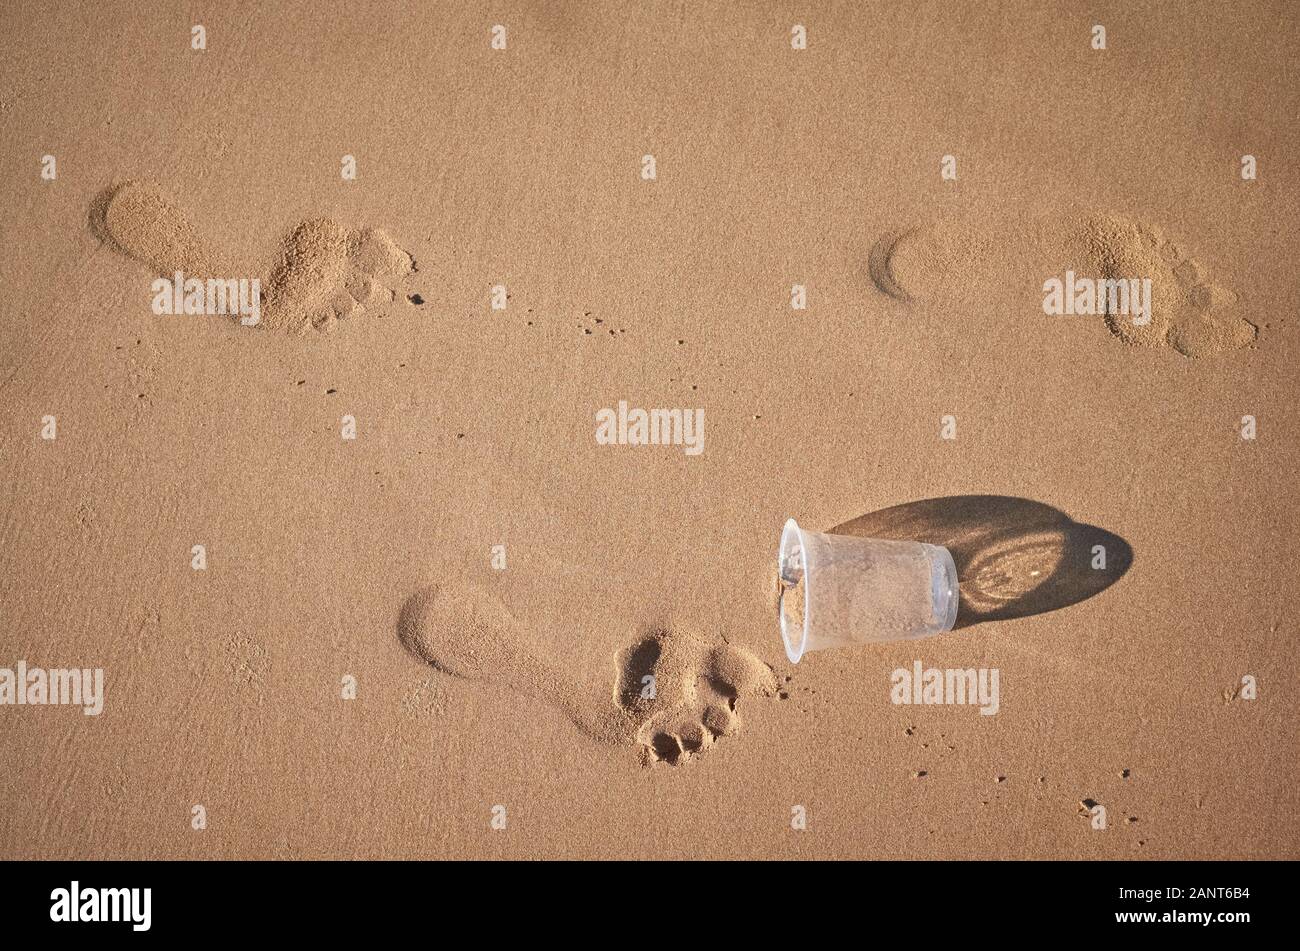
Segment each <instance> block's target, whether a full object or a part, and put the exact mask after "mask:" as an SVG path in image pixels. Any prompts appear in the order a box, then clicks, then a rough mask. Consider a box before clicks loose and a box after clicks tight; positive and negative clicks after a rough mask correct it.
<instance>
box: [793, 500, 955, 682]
mask: <svg viewBox="0 0 1300 951" xmlns="http://www.w3.org/2000/svg"><path fill="white" fill-rule="evenodd" d="M777 568H778V571H779V577H780V585H781V598H780V612H781V639H782V640H783V641H785V653H786V656H788V657H789V658H790V661H791V663H795V664H797V663H799V658H801V657H802V656H803V655H804V654H805V653H806V652H807V651H819V650H825V649H826V648H828V647H851V646H853V645H854V644H869V643H872V642H876V641H894V640H912V639H915V638H918V637H929V636H930V635H932V634H942V633H943V632H944V631H950V630H952V626H953V624H955V623H956V622H957V603H958V600H959V598H960V595H959V593H958V587H957V566H956V565H955V564H954V563H953V560H952V554H951V553H950V552H949V551H948V549H946V548H944V547H942V546H941V545H927V544H925V543H924V542H904V541H887V540H884V539H877V538H858V537H856V536H853V535H827V534H824V533H822V532H810V531H807V530H806V529H802V528H800V527H799V526H798V524H797V523H796V522H795V520H794V519H790V520H789V521H787V522H786V523H785V529H784V530H783V531H782V532H781V551H780V553H779V555H778V556H777Z"/></svg>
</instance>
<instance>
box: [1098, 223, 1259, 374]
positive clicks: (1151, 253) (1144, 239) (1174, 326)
mask: <svg viewBox="0 0 1300 951" xmlns="http://www.w3.org/2000/svg"><path fill="white" fill-rule="evenodd" d="M1077 240H1079V241H1081V242H1082V245H1083V249H1082V250H1083V254H1084V255H1085V258H1086V260H1087V261H1088V265H1086V266H1085V267H1088V270H1086V271H1084V273H1087V274H1089V275H1096V276H1098V277H1102V278H1105V279H1107V280H1117V279H1126V278H1134V277H1136V278H1148V277H1149V278H1150V279H1151V320H1150V322H1149V323H1147V324H1145V325H1142V326H1138V325H1135V324H1134V323H1133V321H1132V319H1131V318H1129V317H1127V316H1125V315H1121V314H1113V313H1107V314H1106V315H1105V316H1106V326H1107V327H1108V328H1110V332H1111V333H1113V334H1114V335H1115V336H1116V337H1118V338H1119V339H1120V340H1122V341H1124V342H1125V343H1127V344H1129V345H1130V346H1141V347H1159V346H1163V345H1168V346H1170V347H1173V348H1174V349H1175V350H1177V351H1178V352H1179V353H1181V354H1183V355H1184V356H1188V357H1207V356H1213V355H1214V354H1217V353H1222V352H1224V351H1228V350H1236V349H1239V348H1241V347H1245V346H1249V345H1250V344H1252V343H1254V341H1255V338H1256V337H1257V336H1258V333H1259V329H1258V327H1257V326H1256V325H1255V324H1253V323H1251V322H1250V321H1249V320H1246V319H1245V317H1244V316H1243V315H1242V313H1241V305H1240V301H1239V299H1238V298H1237V295H1236V294H1234V293H1233V292H1231V291H1229V290H1227V289H1225V288H1222V287H1219V286H1218V285H1216V284H1213V283H1211V282H1210V281H1209V280H1208V278H1207V277H1206V275H1205V271H1204V268H1203V267H1202V266H1201V265H1200V264H1199V263H1197V262H1196V261H1194V260H1192V259H1190V258H1188V257H1187V256H1186V254H1185V253H1184V251H1183V249H1182V248H1180V247H1179V246H1178V245H1176V244H1174V243H1173V242H1172V241H1169V240H1168V239H1166V238H1165V236H1164V235H1163V234H1162V233H1161V232H1160V230H1159V229H1158V228H1156V227H1154V226H1151V225H1147V224H1143V223H1140V222H1134V221H1130V220H1128V219H1126V218H1119V217H1111V216H1102V217H1097V218H1091V219H1089V220H1088V221H1086V222H1084V223H1083V225H1082V227H1081V228H1080V229H1079V234H1078V237H1077Z"/></svg>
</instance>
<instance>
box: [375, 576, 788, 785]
mask: <svg viewBox="0 0 1300 951" xmlns="http://www.w3.org/2000/svg"><path fill="white" fill-rule="evenodd" d="M521 633H522V632H521V631H520V630H519V629H518V625H517V623H516V621H515V619H514V618H513V617H512V616H511V614H510V612H509V611H508V610H507V608H506V607H505V605H503V604H502V603H501V602H500V601H499V600H498V599H497V598H496V597H495V596H493V595H492V594H491V593H490V592H488V591H487V590H485V589H483V588H480V587H477V586H472V585H471V586H465V587H459V588H449V587H446V586H438V585H433V586H430V587H427V588H423V589H421V590H420V591H417V592H416V593H415V594H414V595H412V596H411V597H410V598H409V599H408V600H407V602H406V604H405V605H403V607H402V612H401V617H400V619H399V622H398V634H399V637H400V638H401V640H402V643H403V644H404V645H405V646H406V647H407V649H408V650H410V651H411V652H412V653H414V654H415V655H416V656H417V657H419V658H420V659H421V660H424V661H425V662H426V663H428V664H431V665H432V666H433V667H434V668H436V669H437V670H440V671H442V672H443V673H446V674H450V675H452V676H454V677H461V678H463V679H466V680H473V681H484V682H492V683H496V684H499V685H502V686H504V687H507V688H508V689H510V690H512V691H514V692H516V693H519V694H521V695H525V696H528V697H531V698H533V699H535V700H540V701H542V702H544V703H548V704H550V705H551V706H554V707H555V708H557V709H558V710H560V711H562V712H563V713H564V714H565V715H566V716H567V717H568V718H569V719H570V720H571V721H573V723H574V724H575V725H576V726H577V727H578V728H579V729H580V730H581V731H582V732H583V733H585V734H587V735H588V736H590V737H591V738H593V739H596V740H599V741H600V742H603V743H610V744H623V745H632V746H635V747H637V748H638V750H639V754H640V757H641V761H642V762H643V763H644V764H646V765H651V764H653V763H656V762H665V763H669V764H672V765H678V764H681V763H684V762H686V761H687V760H689V759H691V758H692V757H694V756H696V755H698V754H700V753H702V752H704V751H705V750H706V749H708V748H709V747H710V746H712V744H713V743H714V742H716V741H717V740H718V739H719V738H721V737H724V736H731V735H733V734H735V733H736V732H737V731H738V730H739V729H740V725H741V721H740V717H739V715H738V713H737V706H738V702H739V700H740V698H741V697H744V696H773V695H774V694H775V693H776V675H775V673H774V672H773V671H772V669H771V668H770V667H768V666H767V665H766V664H764V663H763V662H762V661H760V660H759V659H758V658H757V657H755V656H754V655H753V654H750V653H749V652H748V651H745V650H742V649H740V648H737V647H732V646H730V645H728V644H710V643H708V642H706V641H705V640H704V639H702V638H700V637H697V636H695V635H692V634H690V633H687V632H684V631H680V630H662V631H654V632H651V633H648V634H646V635H645V636H643V637H642V638H640V639H639V640H638V641H637V642H636V643H635V644H633V645H631V646H629V647H627V648H625V649H623V650H621V651H619V652H618V653H617V654H616V655H615V657H614V678H613V692H612V696H608V697H588V696H585V695H583V693H582V692H581V691H580V690H579V689H578V688H577V686H576V685H575V684H574V682H573V680H572V678H571V677H569V676H568V675H566V674H565V673H564V672H563V671H560V670H558V669H556V668H555V667H554V666H553V665H551V664H548V663H547V662H546V661H545V660H543V659H542V658H541V657H539V656H537V654H536V653H535V652H533V651H532V650H530V649H529V647H528V646H527V644H526V643H525V642H524V641H523V640H522V638H521Z"/></svg>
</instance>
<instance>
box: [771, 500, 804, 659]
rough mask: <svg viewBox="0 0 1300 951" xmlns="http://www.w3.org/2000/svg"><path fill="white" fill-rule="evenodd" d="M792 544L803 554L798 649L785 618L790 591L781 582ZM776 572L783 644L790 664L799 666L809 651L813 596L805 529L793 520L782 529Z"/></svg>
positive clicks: (789, 520)
mask: <svg viewBox="0 0 1300 951" xmlns="http://www.w3.org/2000/svg"><path fill="white" fill-rule="evenodd" d="M792 543H797V544H798V546H799V550H800V551H801V552H803V629H802V630H801V631H799V643H798V646H797V647H796V646H795V645H793V644H792V643H791V641H790V633H791V632H790V627H791V626H792V625H790V624H787V623H786V616H785V595H786V591H787V590H788V589H787V588H786V587H785V585H784V584H783V582H782V580H781V566H782V565H783V564H785V558H786V552H787V551H788V550H789V549H790V547H791V544H792ZM776 572H777V585H778V586H779V587H780V594H779V598H778V601H777V606H778V612H777V613H778V614H780V616H781V642H782V643H783V644H784V645H785V656H786V657H788V658H790V663H792V664H797V663H799V660H800V658H802V657H803V655H804V653H805V652H806V651H807V649H808V606H809V605H810V604H811V603H812V594H811V585H810V579H809V577H808V547H807V546H806V545H805V544H804V540H803V529H801V528H800V527H799V523H798V522H796V521H795V520H794V519H792V518H788V519H786V521H785V526H784V527H783V528H782V529H781V547H780V550H778V552H777V555H776Z"/></svg>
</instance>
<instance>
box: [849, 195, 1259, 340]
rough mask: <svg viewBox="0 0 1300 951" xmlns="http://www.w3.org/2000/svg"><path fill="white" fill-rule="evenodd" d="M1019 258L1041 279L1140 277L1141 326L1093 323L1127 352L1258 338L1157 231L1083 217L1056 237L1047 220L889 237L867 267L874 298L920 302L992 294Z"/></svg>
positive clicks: (1233, 299) (1115, 317)
mask: <svg viewBox="0 0 1300 951" xmlns="http://www.w3.org/2000/svg"><path fill="white" fill-rule="evenodd" d="M999 255H1000V256H1001V260H999ZM1025 257H1029V258H1031V259H1033V260H1040V259H1041V260H1042V262H1043V269H1044V272H1045V273H1044V277H1050V276H1057V275H1058V274H1059V273H1060V272H1061V271H1062V270H1064V269H1065V268H1066V267H1070V268H1073V270H1074V271H1075V273H1076V274H1077V275H1078V276H1080V277H1088V278H1092V279H1094V280H1095V279H1099V278H1100V279H1106V280H1119V279H1129V278H1138V279H1142V278H1149V279H1150V280H1151V298H1152V299H1151V319H1150V321H1149V322H1148V323H1147V324H1145V325H1136V324H1134V323H1133V321H1132V319H1131V317H1128V316H1126V315H1122V314H1117V313H1104V314H1103V315H1102V316H1103V318H1104V320H1105V323H1106V326H1107V327H1108V328H1109V329H1110V332H1111V333H1112V334H1114V335H1115V336H1116V337H1118V338H1119V339H1120V340H1122V341H1123V342H1124V343H1127V344H1129V345H1132V346H1165V345H1167V346H1170V347H1172V348H1173V349H1175V350H1176V351H1178V352H1179V353H1181V354H1183V355H1184V356H1188V357H1195V358H1199V357H1206V356H1213V355H1215V354H1219V353H1223V352H1225V351H1229V350H1235V349H1238V348H1240V347H1245V346H1249V345H1250V344H1251V343H1253V342H1254V341H1255V339H1256V337H1257V336H1258V328H1257V326H1256V325H1255V324H1254V323H1252V322H1251V321H1249V320H1247V319H1246V318H1245V317H1244V315H1243V314H1242V312H1241V304H1240V301H1239V299H1238V298H1237V295H1236V294H1234V293H1233V292H1231V291H1229V290H1227V289H1226V288H1223V287H1220V286H1218V285H1216V284H1214V283H1212V282H1211V281H1210V280H1208V278H1207V277H1206V275H1205V272H1204V268H1203V267H1202V266H1201V265H1200V264H1199V263H1198V262H1196V261H1194V260H1191V259H1190V258H1188V257H1187V256H1186V254H1185V253H1184V251H1183V250H1182V249H1181V248H1180V247H1178V246H1177V245H1176V244H1174V243H1173V242H1171V241H1168V240H1167V239H1166V238H1165V237H1164V235H1162V234H1161V232H1160V231H1159V229H1157V228H1155V227H1153V226H1150V225H1146V224H1142V223H1139V222H1134V221H1130V220H1128V219H1125V218H1121V217H1117V216H1109V215H1099V216H1095V217H1090V218H1086V219H1084V220H1082V221H1081V222H1079V223H1078V224H1077V225H1075V226H1074V227H1072V228H1067V229H1065V230H1064V232H1062V231H1061V229H1060V228H1059V226H1058V225H1056V224H1055V223H1054V222H1053V223H1048V222H1037V223H1030V224H1028V225H1024V224H1015V225H1013V224H1011V223H1009V222H1008V223H1006V224H1005V225H1003V226H1002V227H999V228H988V229H986V230H981V229H978V228H963V227H961V226H957V225H947V224H936V225H930V226H925V227H919V228H913V229H910V230H907V231H895V232H891V233H889V234H886V235H884V236H883V237H882V238H881V239H880V240H879V241H877V242H876V243H875V245H874V246H873V247H872V248H871V251H870V253H869V255H868V260H867V268H868V271H869V273H870V276H871V280H872V283H873V284H875V286H876V288H877V289H878V290H879V291H880V292H881V293H883V294H885V295H887V296H889V297H891V298H893V299H895V300H898V301H903V302H922V303H924V302H935V301H941V300H946V299H948V298H955V297H956V296H957V295H964V296H965V297H966V298H968V299H969V298H971V297H974V298H976V299H979V298H981V297H984V298H987V297H988V295H989V294H996V293H998V284H997V280H998V278H999V277H1000V274H1001V272H1002V271H1003V270H1004V269H1007V268H1008V265H1012V266H1014V264H1015V263H1018V262H1020V261H1021V260H1022V259H1023V258H1025ZM1067 262H1068V263H1067Z"/></svg>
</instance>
